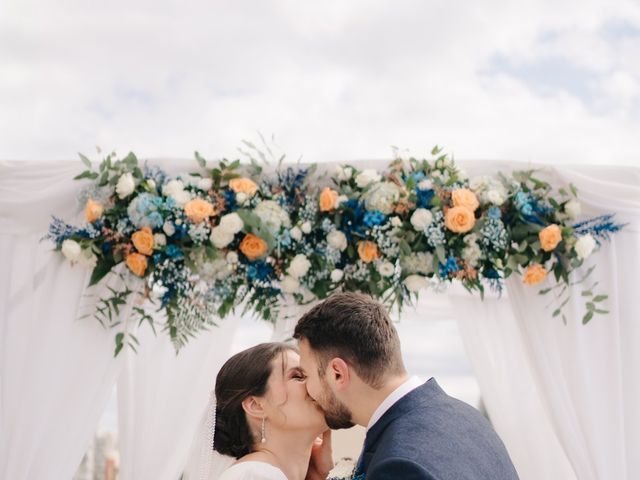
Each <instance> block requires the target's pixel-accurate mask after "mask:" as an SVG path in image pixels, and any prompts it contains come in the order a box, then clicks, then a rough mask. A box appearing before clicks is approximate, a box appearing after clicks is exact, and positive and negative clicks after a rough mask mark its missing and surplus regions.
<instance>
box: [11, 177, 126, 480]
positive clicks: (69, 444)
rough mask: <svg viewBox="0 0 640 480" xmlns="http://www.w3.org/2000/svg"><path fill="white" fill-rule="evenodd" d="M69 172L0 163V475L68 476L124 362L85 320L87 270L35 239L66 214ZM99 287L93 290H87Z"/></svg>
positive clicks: (104, 334)
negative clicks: (56, 217)
mask: <svg viewBox="0 0 640 480" xmlns="http://www.w3.org/2000/svg"><path fill="white" fill-rule="evenodd" d="M73 171H75V169H68V168H60V167H59V166H58V167H57V168H54V167H53V166H52V167H50V168H46V166H45V167H43V169H42V171H36V170H34V169H32V168H29V167H27V166H15V167H13V168H10V169H7V168H2V169H1V170H0V265H2V267H1V268H0V314H1V316H0V320H1V321H0V478H3V479H5V478H6V479H30V480H38V479H51V478H71V477H72V476H73V473H74V472H75V470H76V468H77V467H78V464H79V462H80V459H81V458H82V455H83V454H84V452H85V451H86V448H87V446H88V444H89V441H90V440H91V437H92V435H93V433H94V430H95V426H96V424H97V422H98V419H99V418H100V415H101V414H102V412H103V411H104V408H105V406H106V404H107V400H108V398H109V395H110V393H111V390H112V388H113V384H114V383H115V381H116V377H117V375H118V372H119V369H120V367H121V364H122V362H121V361H119V360H118V361H116V360H114V359H113V345H114V339H113V335H111V334H110V332H106V331H105V330H104V329H103V328H102V327H101V326H100V325H99V324H98V323H97V322H96V321H94V320H92V319H84V320H80V319H79V317H80V316H81V314H82V313H83V312H85V311H88V310H91V309H92V308H93V305H92V300H93V297H87V296H85V293H86V294H88V293H89V292H88V291H86V290H85V287H86V285H87V281H88V277H87V273H88V272H87V271H86V270H83V269H82V268H79V267H74V268H72V267H70V266H69V265H68V263H67V262H65V261H63V260H62V258H60V256H59V255H58V254H54V253H52V252H51V250H52V248H51V245H50V244H49V243H44V242H43V243H41V242H40V241H39V240H40V239H41V238H42V236H43V234H44V233H45V232H46V230H47V223H48V221H49V213H50V212H60V213H66V214H68V215H69V216H70V215H71V214H72V213H73V207H74V202H73V199H74V196H75V192H76V188H77V187H76V185H74V182H72V181H71V178H72V177H73ZM93 293H94V294H95V293H98V294H99V292H93Z"/></svg>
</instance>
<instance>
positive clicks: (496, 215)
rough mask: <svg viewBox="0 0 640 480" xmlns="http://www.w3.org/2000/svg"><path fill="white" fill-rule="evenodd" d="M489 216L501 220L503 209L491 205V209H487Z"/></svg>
mask: <svg viewBox="0 0 640 480" xmlns="http://www.w3.org/2000/svg"><path fill="white" fill-rule="evenodd" d="M487 216H488V217H489V218H492V219H494V220H499V219H500V217H501V216H502V211H500V209H499V208H498V207H491V208H490V209H489V211H487Z"/></svg>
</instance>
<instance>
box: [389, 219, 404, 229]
mask: <svg viewBox="0 0 640 480" xmlns="http://www.w3.org/2000/svg"><path fill="white" fill-rule="evenodd" d="M390 222H391V226H393V227H401V226H402V220H400V217H391V220H390Z"/></svg>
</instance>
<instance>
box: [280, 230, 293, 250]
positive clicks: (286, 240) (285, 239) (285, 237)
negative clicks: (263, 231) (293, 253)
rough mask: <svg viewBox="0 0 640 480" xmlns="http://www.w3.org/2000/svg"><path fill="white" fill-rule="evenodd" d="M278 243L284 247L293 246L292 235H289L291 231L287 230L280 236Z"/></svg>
mask: <svg viewBox="0 0 640 480" xmlns="http://www.w3.org/2000/svg"><path fill="white" fill-rule="evenodd" d="M278 243H279V244H280V245H281V246H283V247H290V246H291V243H292V240H291V233H289V230H285V231H283V232H282V233H281V234H280V236H279V237H278Z"/></svg>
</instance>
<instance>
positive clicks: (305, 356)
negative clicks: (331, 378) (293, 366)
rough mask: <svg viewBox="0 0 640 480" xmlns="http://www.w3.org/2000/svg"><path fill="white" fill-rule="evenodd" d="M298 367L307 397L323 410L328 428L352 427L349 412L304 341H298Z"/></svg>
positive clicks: (307, 343)
mask: <svg viewBox="0 0 640 480" xmlns="http://www.w3.org/2000/svg"><path fill="white" fill-rule="evenodd" d="M300 367H301V368H302V370H303V371H304V374H305V376H306V385H307V391H308V392H309V396H310V397H311V398H313V399H314V400H315V401H316V403H317V404H318V405H320V407H321V408H322V410H324V417H325V421H326V422H327V425H328V426H329V428H331V429H333V430H337V429H340V428H351V427H353V425H354V423H353V422H352V421H351V417H352V415H351V411H350V410H349V408H348V407H347V406H346V405H345V404H344V403H343V402H341V401H340V400H339V399H338V397H337V396H336V394H335V393H334V392H333V390H332V389H331V385H329V382H328V381H327V379H326V378H325V377H326V371H325V372H321V371H320V364H319V363H318V360H317V357H316V355H315V353H314V352H313V350H312V349H311V346H310V345H309V342H308V341H307V340H306V339H301V340H300Z"/></svg>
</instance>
